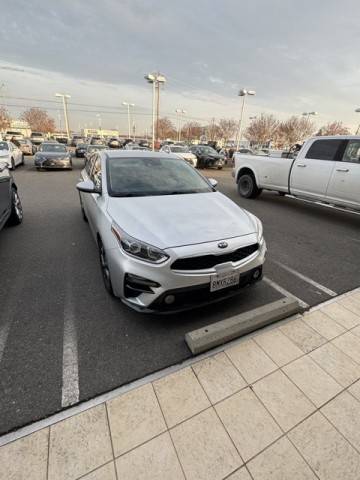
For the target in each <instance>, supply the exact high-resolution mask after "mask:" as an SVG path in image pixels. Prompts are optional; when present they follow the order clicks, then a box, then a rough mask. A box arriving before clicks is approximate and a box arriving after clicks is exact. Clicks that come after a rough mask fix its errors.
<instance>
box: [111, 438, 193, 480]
mask: <svg viewBox="0 0 360 480" xmlns="http://www.w3.org/2000/svg"><path fill="white" fill-rule="evenodd" d="M116 469H117V473H118V478H119V480H135V479H136V480H165V479H171V480H185V477H184V474H183V472H182V470H181V466H180V463H179V460H178V458H177V456H176V452H175V449H174V446H173V444H172V441H171V438H170V435H169V433H168V432H165V433H163V434H161V435H160V436H159V437H156V438H153V439H152V440H150V441H149V442H147V443H144V444H143V445H141V446H140V447H138V448H135V449H134V450H131V452H128V453H125V455H122V456H121V457H119V458H117V459H116Z"/></svg>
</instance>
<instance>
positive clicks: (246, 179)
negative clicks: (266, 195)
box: [238, 173, 262, 198]
mask: <svg viewBox="0 0 360 480" xmlns="http://www.w3.org/2000/svg"><path fill="white" fill-rule="evenodd" d="M238 192H239V194H240V195H241V196H242V197H244V198H256V197H258V196H259V195H260V194H261V192H262V190H261V188H258V186H257V185H256V181H255V178H254V176H253V175H251V174H250V173H244V174H243V175H241V177H240V178H239V182H238Z"/></svg>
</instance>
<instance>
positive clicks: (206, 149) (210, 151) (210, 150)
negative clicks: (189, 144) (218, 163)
mask: <svg viewBox="0 0 360 480" xmlns="http://www.w3.org/2000/svg"><path fill="white" fill-rule="evenodd" d="M199 150H200V152H201V153H208V154H211V155H214V154H217V151H216V150H214V149H213V148H211V147H199Z"/></svg>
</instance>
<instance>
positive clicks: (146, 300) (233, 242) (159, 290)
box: [107, 234, 266, 313]
mask: <svg viewBox="0 0 360 480" xmlns="http://www.w3.org/2000/svg"><path fill="white" fill-rule="evenodd" d="M227 242H228V243H229V251H232V250H235V249H237V248H239V247H241V246H246V245H250V244H252V243H256V242H257V238H256V235H255V234H252V235H246V236H244V237H238V238H235V239H228V240H227ZM217 243H218V242H212V243H209V244H200V245H192V246H187V247H179V248H174V249H168V250H167V253H169V254H170V259H169V260H168V261H166V262H165V263H163V264H160V265H156V264H155V265H154V264H150V263H147V262H143V261H140V260H137V259H134V258H131V257H129V256H128V255H126V254H125V253H124V252H123V251H122V249H121V248H120V247H119V248H113V249H110V250H109V251H108V252H107V257H108V263H109V268H110V274H111V281H112V286H113V290H114V293H115V295H116V296H118V297H120V298H121V299H122V301H123V302H124V303H126V304H127V305H128V306H130V307H132V308H133V309H135V310H137V311H140V312H147V313H150V312H160V313H161V312H164V313H166V312H176V311H181V310H186V309H189V308H194V307H195V306H201V305H204V304H208V303H211V302H213V301H219V300H222V299H224V298H227V297H229V296H232V295H235V294H236V293H239V292H240V291H241V288H242V287H245V286H246V285H249V284H251V283H255V282H256V281H258V280H260V279H261V274H262V265H263V263H264V261H265V254H266V243H265V241H264V240H263V241H262V243H261V244H260V246H259V249H258V250H257V251H256V252H254V253H253V254H251V255H249V256H248V257H246V258H244V259H243V260H240V261H238V262H226V263H220V264H218V265H216V266H214V267H212V268H207V269H204V270H193V271H187V270H186V271H184V270H181V271H180V270H173V269H171V264H173V263H174V261H175V260H176V259H178V258H184V257H191V256H198V255H205V254H207V253H214V251H215V248H218V247H217ZM255 271H259V272H258V273H257V276H256V278H254V273H255ZM223 272H229V273H230V272H234V273H235V272H237V273H240V283H239V284H238V285H236V286H235V287H230V288H224V289H222V290H218V291H216V292H210V280H211V276H212V275H214V274H219V273H223ZM127 274H130V275H133V276H136V277H140V278H142V279H148V280H150V281H151V282H154V283H155V284H157V285H156V286H155V287H151V289H150V291H148V292H142V293H140V294H139V293H138V294H137V295H135V296H131V292H130V294H129V289H127V288H125V287H124V286H125V285H126V284H127V283H126V282H127V280H126V278H127V277H126V275H127ZM168 295H173V296H174V297H175V300H174V301H173V303H172V304H167V303H166V302H165V298H166V297H167V296H168Z"/></svg>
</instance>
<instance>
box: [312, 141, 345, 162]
mask: <svg viewBox="0 0 360 480" xmlns="http://www.w3.org/2000/svg"><path fill="white" fill-rule="evenodd" d="M342 142H343V140H315V142H314V143H313V144H312V145H311V147H310V148H309V150H308V151H307V153H306V156H305V158H312V159H314V160H336V155H337V152H338V150H339V148H340V146H341V144H342Z"/></svg>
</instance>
